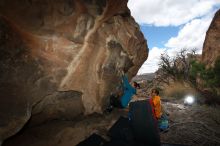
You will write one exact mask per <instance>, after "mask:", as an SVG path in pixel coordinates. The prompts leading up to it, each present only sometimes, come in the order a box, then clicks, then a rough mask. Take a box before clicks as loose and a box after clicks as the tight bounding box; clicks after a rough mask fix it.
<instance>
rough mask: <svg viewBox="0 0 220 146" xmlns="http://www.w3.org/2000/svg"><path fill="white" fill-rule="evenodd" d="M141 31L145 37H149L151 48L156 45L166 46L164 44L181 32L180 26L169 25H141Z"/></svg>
mask: <svg viewBox="0 0 220 146" xmlns="http://www.w3.org/2000/svg"><path fill="white" fill-rule="evenodd" d="M140 29H141V31H142V32H143V34H144V37H145V38H146V39H147V44H148V47H149V48H153V47H155V46H157V47H159V48H164V47H165V46H164V44H165V43H166V42H167V41H168V40H169V39H170V38H171V37H172V36H176V35H177V34H178V32H179V27H174V26H168V27H155V26H149V25H141V26H140Z"/></svg>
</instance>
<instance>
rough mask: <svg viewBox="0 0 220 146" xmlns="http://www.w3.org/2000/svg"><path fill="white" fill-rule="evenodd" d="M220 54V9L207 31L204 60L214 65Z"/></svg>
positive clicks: (207, 64)
mask: <svg viewBox="0 0 220 146" xmlns="http://www.w3.org/2000/svg"><path fill="white" fill-rule="evenodd" d="M219 56H220V10H218V11H217V12H216V14H215V16H214V18H213V20H212V22H211V25H210V26H209V29H208V31H207V33H206V37H205V42H204V45H203V50H202V62H203V63H205V64H206V66H207V67H208V68H209V67H213V66H214V63H215V60H216V59H217V57H219Z"/></svg>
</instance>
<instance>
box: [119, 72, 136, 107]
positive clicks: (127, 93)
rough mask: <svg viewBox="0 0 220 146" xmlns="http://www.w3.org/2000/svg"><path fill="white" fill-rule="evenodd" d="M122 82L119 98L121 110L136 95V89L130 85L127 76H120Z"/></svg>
mask: <svg viewBox="0 0 220 146" xmlns="http://www.w3.org/2000/svg"><path fill="white" fill-rule="evenodd" d="M122 80H123V91H124V93H123V96H122V97H121V105H122V107H123V108H125V107H127V106H128V103H129V102H130V100H131V98H132V96H133V95H134V94H136V89H135V88H134V87H132V86H131V85H130V83H129V82H128V78H127V76H122Z"/></svg>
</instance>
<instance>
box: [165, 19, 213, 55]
mask: <svg viewBox="0 0 220 146" xmlns="http://www.w3.org/2000/svg"><path fill="white" fill-rule="evenodd" d="M211 21H212V16H210V17H205V18H201V19H194V20H192V21H190V22H188V23H187V24H185V25H184V27H183V28H182V29H181V30H180V31H179V33H178V35H177V36H176V37H171V38H170V39H169V40H168V42H167V43H166V44H165V46H166V47H168V48H178V49H182V48H187V49H192V48H197V49H198V50H199V51H200V53H201V50H202V46H203V42H204V40H205V35H206V31H207V30H208V27H209V25H210V23H211Z"/></svg>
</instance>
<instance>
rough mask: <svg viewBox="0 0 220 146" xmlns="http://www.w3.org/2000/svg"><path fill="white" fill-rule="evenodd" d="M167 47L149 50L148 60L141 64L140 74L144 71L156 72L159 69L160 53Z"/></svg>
mask: <svg viewBox="0 0 220 146" xmlns="http://www.w3.org/2000/svg"><path fill="white" fill-rule="evenodd" d="M165 50H166V49H165V48H157V47H153V48H152V49H151V50H150V51H149V55H148V58H147V60H146V61H145V62H144V64H143V65H142V66H141V68H140V69H139V71H138V73H137V74H138V75H139V74H143V73H150V72H155V71H156V70H157V69H158V63H159V60H160V55H161V54H162V53H163V52H164V51H165Z"/></svg>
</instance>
